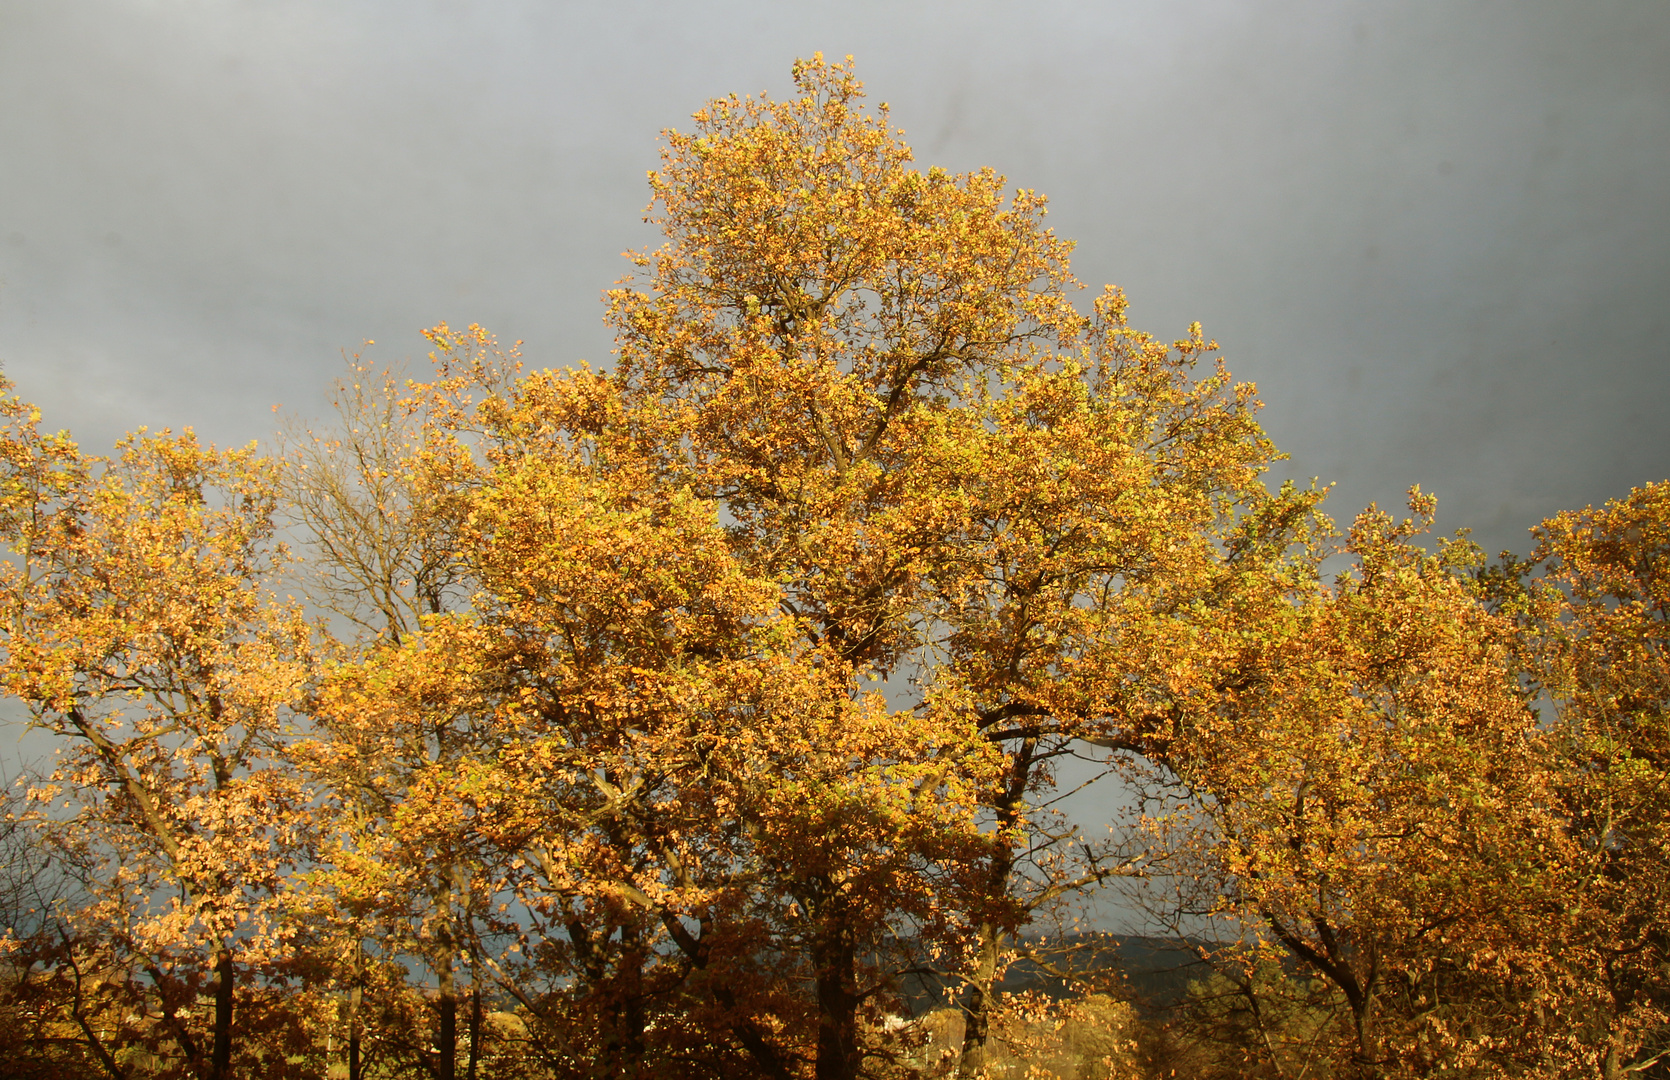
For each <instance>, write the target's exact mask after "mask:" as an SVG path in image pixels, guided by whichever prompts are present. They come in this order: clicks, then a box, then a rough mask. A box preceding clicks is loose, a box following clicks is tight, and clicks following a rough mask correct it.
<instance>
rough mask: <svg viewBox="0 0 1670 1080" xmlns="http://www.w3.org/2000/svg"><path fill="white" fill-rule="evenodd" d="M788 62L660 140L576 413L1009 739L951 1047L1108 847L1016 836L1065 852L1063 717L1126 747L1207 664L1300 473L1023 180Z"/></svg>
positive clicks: (802, 624)
mask: <svg viewBox="0 0 1670 1080" xmlns="http://www.w3.org/2000/svg"><path fill="white" fill-rule="evenodd" d="M795 79H796V86H797V94H798V96H797V97H796V98H795V99H793V100H789V101H784V102H770V101H765V100H754V99H738V98H734V97H733V98H729V99H723V100H719V101H715V102H712V103H711V104H710V105H709V106H708V107H707V108H706V109H704V110H703V111H701V112H699V113H697V114H696V117H695V120H696V126H695V129H694V130H693V131H692V132H691V133H689V134H683V133H676V132H675V133H669V134H668V136H667V148H666V150H665V152H664V159H663V165H662V168H661V169H660V170H659V171H658V172H656V173H654V174H652V175H651V189H652V192H653V195H654V202H653V203H652V205H651V211H650V215H651V217H650V219H651V220H652V221H653V222H654V223H656V224H658V225H660V226H661V227H662V229H663V231H664V232H665V234H666V236H667V242H666V243H665V244H664V245H663V246H662V247H660V248H658V249H656V250H654V251H650V252H645V253H642V254H641V255H639V256H638V257H637V259H636V261H637V264H638V266H639V267H640V278H639V279H638V281H636V282H635V283H632V285H631V286H630V287H625V288H622V289H619V290H617V291H615V292H614V293H612V294H611V309H610V318H611V320H612V321H613V322H614V323H615V325H616V327H617V332H618V338H617V340H618V343H619V349H618V357H619V359H618V363H617V366H616V369H615V371H614V373H613V375H612V382H613V384H614V385H615V386H616V387H618V397H619V404H618V405H615V406H612V407H611V408H612V411H611V412H609V413H608V414H607V417H606V418H605V419H603V420H602V421H600V422H601V423H604V424H605V425H606V426H607V427H609V428H611V429H614V430H616V431H618V432H620V434H621V437H626V438H630V439H632V440H634V441H635V442H636V443H637V445H638V446H639V447H640V451H639V453H640V454H641V455H642V457H643V458H644V459H645V460H648V461H651V462H653V463H654V468H655V470H656V471H657V472H658V473H660V474H661V475H662V476H664V477H665V478H666V481H665V482H668V483H671V484H674V485H680V486H686V487H688V489H689V490H690V492H691V493H692V494H694V495H696V496H697V497H700V498H704V499H710V500H713V501H715V502H717V503H718V504H719V505H720V506H721V507H722V508H723V513H724V516H725V520H726V521H727V534H728V537H729V542H730V547H731V550H732V551H733V553H734V555H735V557H736V558H737V559H738V560H739V561H740V562H741V564H742V565H743V566H744V567H745V568H746V569H747V571H748V572H749V573H750V574H752V575H755V576H758V577H761V578H765V579H768V580H772V581H775V582H777V583H778V585H779V588H780V589H781V590H782V595H781V598H780V600H779V601H778V604H779V609H780V611H781V612H782V613H783V615H784V616H785V617H787V618H789V619H791V620H793V623H792V625H793V626H795V627H796V628H797V632H798V633H799V634H801V635H803V639H804V641H805V642H806V643H807V644H808V646H810V647H814V648H816V649H818V650H820V651H822V652H824V653H826V654H828V655H829V656H831V657H832V658H834V659H837V660H839V661H840V662H841V663H842V664H844V665H846V666H848V667H849V668H850V669H851V670H852V672H853V673H854V676H855V677H856V678H858V679H859V680H861V681H869V680H885V679H887V678H889V677H891V676H893V675H894V674H895V673H904V674H908V675H909V676H911V677H912V682H911V683H910V687H911V689H904V688H902V687H899V686H898V683H897V682H896V683H895V684H894V686H895V689H894V698H893V700H894V707H895V709H896V710H897V711H898V712H900V713H904V712H906V711H909V712H911V714H912V715H915V716H928V715H939V714H953V715H960V716H962V717H964V718H966V719H967V720H968V722H970V723H973V724H974V725H975V726H976V728H977V729H978V730H980V731H981V732H983V738H984V739H985V741H986V742H987V743H988V744H989V745H990V746H991V747H992V748H993V749H994V750H996V751H997V752H998V753H999V754H1000V756H1001V757H1002V759H1003V760H1004V762H1005V763H1006V769H1005V777H1006V778H1005V780H1004V781H1003V782H1002V783H1001V784H999V785H995V786H993V787H989V788H986V789H985V796H984V797H985V801H986V804H987V815H988V822H989V826H990V828H989V835H988V839H987V841H986V844H987V847H988V853H987V855H986V857H985V859H984V862H985V870H984V871H983V874H984V884H983V885H982V886H981V887H980V888H979V889H978V890H977V891H978V892H979V893H980V894H981V896H982V897H983V900H982V902H981V903H980V904H979V905H975V907H978V908H979V910H980V912H981V914H980V915H979V917H978V919H977V922H978V923H979V926H980V929H979V936H980V939H981V944H980V945H979V946H978V949H977V952H978V954H979V959H978V961H977V963H976V965H975V971H974V974H973V976H972V979H971V982H970V996H969V998H968V999H967V1001H966V1003H965V1004H966V1008H967V1011H968V1015H969V1020H970V1023H969V1025H968V1030H969V1039H968V1046H967V1049H966V1051H965V1055H964V1067H965V1068H966V1069H970V1070H972V1069H977V1068H979V1067H980V1065H981V1062H982V1060H983V1058H982V1055H983V1052H984V1051H983V1046H984V1032H985V1030H986V1027H987V1025H986V1022H985V1019H984V1017H985V1010H986V1008H987V1003H988V1002H989V1000H990V997H991V991H992V986H993V983H994V980H995V979H996V978H997V977H998V975H999V974H1000V973H999V972H998V971H997V965H998V963H999V956H1000V953H1001V951H1002V946H1003V944H1004V942H1005V941H1007V940H1009V939H1010V938H1012V936H1013V933H1014V931H1015V929H1016V928H1017V926H1018V925H1019V924H1020V923H1022V922H1024V921H1025V920H1026V919H1027V918H1028V916H1029V913H1030V911H1031V910H1033V909H1034V908H1035V907H1036V905H1038V904H1040V903H1044V902H1048V901H1049V900H1050V899H1052V898H1053V897H1056V896H1059V895H1060V894H1061V892H1062V891H1063V890H1065V889H1069V888H1072V887H1076V886H1080V885H1089V884H1092V883H1094V882H1095V881H1097V880H1100V879H1102V878H1105V877H1107V876H1109V875H1111V874H1114V873H1119V872H1123V871H1125V870H1128V869H1129V868H1130V867H1129V865H1128V863H1126V862H1124V861H1123V860H1120V859H1117V858H1112V857H1110V853H1108V852H1105V851H1104V852H1096V851H1095V850H1094V849H1092V848H1081V849H1079V850H1081V851H1082V852H1083V853H1084V854H1085V855H1087V856H1088V857H1087V858H1082V859H1080V860H1078V861H1077V865H1073V866H1066V865H1063V864H1061V863H1060V862H1059V861H1053V860H1051V859H1050V858H1049V856H1048V855H1047V854H1042V855H1041V857H1039V858H1033V855H1034V854H1040V853H1041V851H1042V849H1046V848H1051V847H1056V848H1059V847H1061V846H1062V845H1060V844H1059V842H1042V841H1041V842H1038V843H1034V840H1035V839H1037V835H1036V834H1035V833H1034V832H1033V830H1032V829H1031V828H1030V826H1031V824H1032V823H1033V822H1034V820H1035V817H1036V815H1035V813H1034V810H1033V808H1034V807H1036V806H1038V805H1039V803H1041V802H1044V801H1047V796H1044V795H1043V794H1042V792H1044V791H1045V790H1047V789H1048V788H1049V786H1050V785H1051V783H1052V782H1053V781H1052V773H1051V762H1052V761H1053V760H1054V759H1056V758H1058V757H1060V756H1061V755H1062V754H1064V753H1067V752H1069V751H1070V750H1071V749H1072V748H1073V747H1074V746H1075V745H1077V746H1079V747H1081V748H1082V746H1083V745H1084V743H1085V740H1092V741H1094V742H1096V743H1099V744H1101V745H1104V746H1110V747H1112V746H1119V747H1131V748H1143V749H1145V750H1146V749H1152V748H1153V746H1154V745H1155V743H1154V740H1155V738H1156V737H1158V736H1159V735H1162V734H1164V732H1163V730H1162V729H1163V727H1164V725H1165V723H1166V722H1167V721H1166V718H1165V716H1164V715H1163V713H1162V712H1160V711H1156V710H1155V709H1153V708H1151V707H1149V705H1150V699H1151V698H1152V697H1154V696H1155V695H1156V694H1159V693H1163V691H1164V688H1165V687H1166V685H1167V683H1168V680H1172V681H1175V680H1174V679H1173V676H1174V674H1175V669H1176V668H1177V667H1178V660H1177V658H1178V657H1179V656H1182V657H1184V658H1185V659H1184V661H1182V662H1183V664H1184V666H1189V667H1191V668H1194V669H1198V671H1205V670H1206V669H1208V668H1210V667H1211V663H1210V662H1209V660H1210V659H1211V654H1209V653H1208V654H1203V657H1202V660H1201V661H1199V662H1196V661H1195V660H1193V659H1188V657H1189V651H1190V646H1191V635H1198V634H1199V633H1202V632H1205V630H1206V629H1208V628H1211V627H1214V626H1217V625H1218V624H1220V623H1221V622H1222V621H1223V620H1224V618H1225V617H1226V616H1227V615H1228V614H1229V613H1233V612H1234V611H1235V610H1236V602H1235V600H1234V597H1235V596H1236V595H1237V594H1238V593H1239V592H1241V591H1244V590H1242V588H1241V585H1242V583H1243V582H1244V581H1246V580H1248V579H1251V578H1254V577H1256V576H1257V575H1258V574H1260V573H1267V572H1273V571H1274V572H1280V569H1281V566H1282V564H1283V559H1284V558H1285V554H1286V552H1287V550H1288V548H1289V547H1290V545H1292V544H1294V543H1300V544H1302V543H1304V541H1305V536H1306V530H1307V529H1308V528H1309V525H1308V522H1309V515H1310V512H1311V509H1312V507H1313V506H1314V505H1315V502H1316V501H1317V499H1318V498H1319V496H1318V495H1317V494H1316V493H1314V492H1297V491H1285V492H1283V493H1281V494H1278V495H1270V494H1268V493H1267V492H1265V490H1264V489H1263V487H1262V486H1261V484H1260V482H1259V476H1260V473H1261V472H1262V471H1263V469H1264V468H1265V467H1266V465H1267V464H1268V462H1269V461H1271V460H1272V459H1273V458H1274V457H1275V456H1276V455H1275V451H1274V449H1273V448H1272V447H1271V446H1270V444H1269V443H1268V441H1267V440H1266V439H1265V438H1264V436H1263V435H1262V433H1261V432H1260V431H1259V429H1258V427H1257V425H1256V424H1255V423H1254V422H1253V420H1252V414H1253V412H1254V411H1255V410H1256V408H1257V401H1256V398H1255V397H1254V393H1253V390H1252V388H1251V387H1249V386H1244V385H1235V384H1232V383H1231V381H1230V379H1229V376H1228V374H1227V372H1225V371H1224V370H1222V368H1221V366H1219V367H1217V368H1216V369H1215V370H1212V371H1210V372H1208V373H1206V374H1205V375H1204V376H1197V375H1196V374H1195V372H1194V370H1193V369H1194V367H1195V365H1196V364H1197V362H1198V361H1199V360H1200V359H1201V358H1202V357H1203V356H1205V355H1206V354H1208V353H1209V352H1210V351H1211V349H1212V348H1213V347H1214V346H1212V345H1211V343H1209V342H1207V341H1205V340H1204V339H1203V338H1201V337H1200V336H1199V335H1198V331H1196V332H1195V333H1194V334H1192V335H1191V337H1190V338H1189V339H1186V340H1184V341H1181V342H1178V343H1177V344H1176V346H1175V347H1168V346H1166V345H1165V344H1163V343H1161V342H1157V341H1155V340H1153V339H1152V338H1150V337H1148V336H1147V335H1144V334H1140V333H1138V332H1136V331H1134V330H1132V329H1130V328H1129V327H1128V326H1127V324H1126V322H1125V317H1124V316H1125V305H1124V301H1123V298H1122V297H1121V296H1120V295H1119V294H1118V293H1117V292H1116V291H1114V290H1109V291H1108V292H1107V293H1106V294H1104V296H1103V297H1101V298H1100V299H1099V300H1098V301H1097V303H1096V306H1095V311H1094V314H1093V315H1090V316H1086V315H1083V314H1081V313H1080V312H1078V311H1077V310H1076V309H1075V308H1074V306H1073V305H1072V303H1071V293H1072V292H1073V291H1074V290H1076V289H1077V288H1078V287H1079V286H1078V283H1077V282H1076V281H1075V280H1074V279H1073V277H1072V276H1071V274H1070V272H1069V269H1068V265H1067V253H1068V250H1069V245H1068V244H1067V243H1066V242H1065V241H1063V240H1061V239H1060V238H1058V237H1056V236H1055V235H1054V234H1053V233H1052V232H1050V231H1049V230H1048V229H1046V228H1044V227H1043V224H1042V218H1043V215H1044V209H1045V208H1044V200H1043V199H1042V198H1041V197H1040V196H1037V195H1035V194H1034V193H1032V192H1029V191H1024V190H1023V191H1019V192H1017V193H1015V194H1014V196H1013V197H1012V198H1009V199H1006V198H1005V195H1004V187H1003V181H1002V179H1001V178H1000V177H998V176H996V175H995V174H993V173H991V172H990V171H983V172H978V173H970V174H963V175H952V174H949V173H946V172H944V171H942V170H939V169H929V170H927V171H926V172H921V171H918V170H916V169H913V168H911V167H910V160H911V155H910V150H909V148H908V147H907V146H906V145H905V144H904V142H903V141H902V139H901V138H900V136H899V134H898V133H897V132H895V131H893V130H892V129H890V128H889V126H888V123H887V118H886V110H885V107H883V108H882V109H881V110H880V112H879V114H878V115H871V114H867V113H865V112H864V111H863V110H862V108H861V106H860V98H861V90H860V84H859V83H858V82H857V80H856V79H855V78H854V77H853V74H852V70H851V67H850V65H846V66H843V65H840V64H828V63H825V62H824V61H823V60H822V58H821V57H815V58H814V59H813V60H811V61H807V62H802V63H800V64H798V65H797V66H796V68H795ZM1191 627H1192V629H1191ZM1221 674H1222V673H1221V672H1220V673H1219V675H1221ZM1191 677H1193V676H1191ZM1199 677H1200V679H1201V682H1202V687H1203V688H1209V687H1211V686H1215V685H1217V683H1219V682H1221V681H1223V680H1222V678H1220V677H1219V676H1218V675H1214V676H1206V675H1200V676H1199ZM899 681H900V682H902V681H903V680H899ZM901 719H902V718H901ZM1029 837H1032V838H1033V839H1029ZM1046 865H1047V867H1048V869H1047V871H1044V872H1045V874H1046V878H1047V880H1045V881H1044V882H1043V883H1042V884H1038V883H1037V882H1035V881H1034V880H1033V879H1030V878H1029V877H1028V875H1029V873H1031V872H1034V871H1038V870H1041V869H1042V868H1043V867H1045V866H1046ZM969 910H970V911H973V910H974V907H970V909H969ZM850 1067H851V1066H843V1068H850Z"/></svg>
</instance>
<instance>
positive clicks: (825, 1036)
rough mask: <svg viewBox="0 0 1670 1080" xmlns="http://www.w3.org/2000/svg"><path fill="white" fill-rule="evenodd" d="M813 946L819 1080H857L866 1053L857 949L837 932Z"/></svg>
mask: <svg viewBox="0 0 1670 1080" xmlns="http://www.w3.org/2000/svg"><path fill="white" fill-rule="evenodd" d="M831 938H832V939H833V940H831V939H830V938H825V939H823V940H820V941H818V942H817V943H816V944H814V945H813V947H812V962H813V963H814V964H815V965H816V966H817V992H818V1059H817V1067H816V1073H815V1075H816V1077H817V1080H854V1078H855V1077H857V1076H858V1070H859V1066H860V1064H862V1061H863V1056H862V1054H861V1053H860V1051H859V1046H858V993H857V983H858V979H857V972H856V970H855V968H856V966H857V951H856V950H855V949H854V948H853V945H852V942H851V941H849V940H847V936H846V934H845V933H842V932H839V931H837V932H836V933H835V934H833V935H831Z"/></svg>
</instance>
